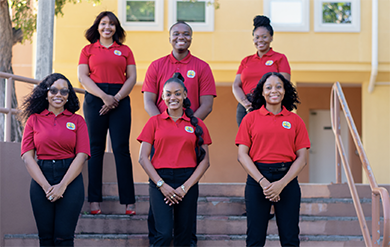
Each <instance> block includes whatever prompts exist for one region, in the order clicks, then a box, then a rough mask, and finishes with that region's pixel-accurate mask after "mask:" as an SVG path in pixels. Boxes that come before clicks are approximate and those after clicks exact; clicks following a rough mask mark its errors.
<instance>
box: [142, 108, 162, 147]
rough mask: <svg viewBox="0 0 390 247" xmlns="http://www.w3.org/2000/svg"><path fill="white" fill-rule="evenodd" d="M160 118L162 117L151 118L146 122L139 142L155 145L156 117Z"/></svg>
mask: <svg viewBox="0 0 390 247" xmlns="http://www.w3.org/2000/svg"><path fill="white" fill-rule="evenodd" d="M157 116H158V117H160V115H156V116H154V117H151V118H149V120H148V122H146V124H145V126H144V128H143V129H142V131H141V133H140V134H139V136H138V138H137V141H139V142H147V143H150V144H152V145H153V144H154V136H155V133H156V120H157V119H156V117H157Z"/></svg>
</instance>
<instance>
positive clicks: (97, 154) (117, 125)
mask: <svg viewBox="0 0 390 247" xmlns="http://www.w3.org/2000/svg"><path fill="white" fill-rule="evenodd" d="M96 85H98V87H99V88H100V89H102V90H103V91H104V92H105V93H107V94H110V95H115V94H116V93H117V92H118V91H119V90H120V89H121V87H122V85H118V84H109V83H99V84H96ZM102 106H103V101H102V100H101V99H100V98H99V97H96V96H94V95H92V94H90V93H88V92H86V93H85V99H84V106H83V109H84V116H85V121H86V123H87V126H88V134H89V140H90V146H91V158H90V159H89V161H88V181H89V182H88V201H89V202H101V201H102V200H103V199H102V175H103V156H104V151H105V148H106V137H107V130H109V131H110V137H111V145H112V150H113V153H114V157H115V164H116V175H117V180H118V190H119V202H120V203H121V204H133V203H135V195H134V181H133V166H132V163H131V158H130V145H129V137H130V126H131V108H130V98H129V97H128V96H127V97H125V98H123V99H122V100H121V101H120V102H119V106H118V107H116V108H115V109H112V110H110V111H109V112H108V113H107V114H105V115H102V116H100V115H99V111H100V109H101V108H102Z"/></svg>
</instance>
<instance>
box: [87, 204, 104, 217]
mask: <svg viewBox="0 0 390 247" xmlns="http://www.w3.org/2000/svg"><path fill="white" fill-rule="evenodd" d="M92 203H97V204H98V209H96V210H91V211H90V214H93V215H96V214H101V213H102V210H100V204H99V203H98V202H91V203H90V204H89V208H91V204H92ZM95 208H96V207H95Z"/></svg>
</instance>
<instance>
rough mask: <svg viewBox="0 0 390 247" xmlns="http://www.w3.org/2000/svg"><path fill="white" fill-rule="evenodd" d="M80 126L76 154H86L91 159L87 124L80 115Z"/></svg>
mask: <svg viewBox="0 0 390 247" xmlns="http://www.w3.org/2000/svg"><path fill="white" fill-rule="evenodd" d="M77 122H78V124H77V126H78V127H77V129H76V147H75V154H76V155H77V154H78V153H85V154H87V155H88V159H89V158H90V157H91V150H90V146H89V135H88V128H87V124H86V123H85V120H84V118H83V117H81V116H79V115H78V121H77Z"/></svg>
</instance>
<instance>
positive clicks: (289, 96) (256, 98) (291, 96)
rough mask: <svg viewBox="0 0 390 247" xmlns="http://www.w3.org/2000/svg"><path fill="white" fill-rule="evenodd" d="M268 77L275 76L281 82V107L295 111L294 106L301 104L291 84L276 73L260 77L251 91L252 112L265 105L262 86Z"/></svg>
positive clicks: (295, 107)
mask: <svg viewBox="0 0 390 247" xmlns="http://www.w3.org/2000/svg"><path fill="white" fill-rule="evenodd" d="M270 76H277V77H279V79H280V80H281V81H282V82H283V87H284V91H285V93H284V98H283V100H282V106H284V107H286V109H287V110H289V111H292V110H293V109H297V106H296V104H299V103H301V102H300V101H299V98H298V93H297V90H296V89H295V87H294V86H293V84H292V83H291V82H290V81H289V80H287V79H286V78H284V76H283V75H282V74H280V73H278V72H268V73H267V74H265V75H263V77H261V79H260V81H259V83H258V84H257V86H256V88H255V89H253V90H252V107H253V110H256V109H260V108H261V107H262V106H263V105H265V104H266V102H265V99H264V97H263V86H264V83H265V82H266V81H267V79H268V78H269V77H270Z"/></svg>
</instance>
